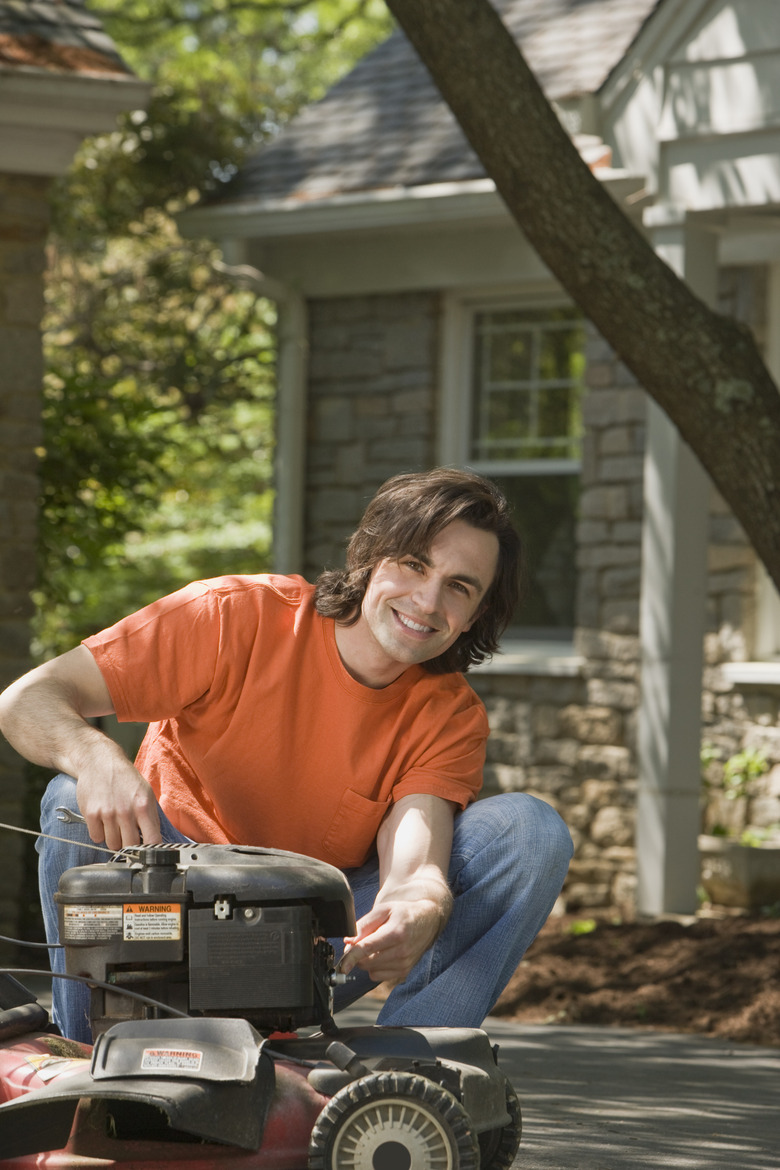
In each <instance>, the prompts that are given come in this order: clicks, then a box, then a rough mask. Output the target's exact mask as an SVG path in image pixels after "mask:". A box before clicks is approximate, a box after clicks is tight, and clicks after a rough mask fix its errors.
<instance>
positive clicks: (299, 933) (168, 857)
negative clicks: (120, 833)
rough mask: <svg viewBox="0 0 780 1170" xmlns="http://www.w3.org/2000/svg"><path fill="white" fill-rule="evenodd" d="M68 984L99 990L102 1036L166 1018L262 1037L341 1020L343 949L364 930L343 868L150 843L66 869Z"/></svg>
mask: <svg viewBox="0 0 780 1170" xmlns="http://www.w3.org/2000/svg"><path fill="white" fill-rule="evenodd" d="M55 901H56V902H57V904H58V912H59V925H60V941H61V942H62V943H63V944H64V946H65V964H66V970H67V972H68V974H71V975H81V976H84V977H87V978H89V979H94V980H96V981H100V982H102V983H109V984H111V985H112V987H113V986H115V987H116V990H113V989H112V990H106V989H101V988H97V987H96V988H94V989H93V991H92V997H91V1008H90V1022H91V1025H92V1031H93V1035H95V1036H97V1035H98V1034H100V1033H101V1032H103V1031H105V1030H106V1028H108V1027H110V1026H112V1025H113V1024H115V1023H118V1022H120V1021H123V1020H128V1019H143V1018H151V1017H154V1016H155V1015H156V1014H157V1009H155V1008H154V1007H153V1006H151V1005H149V1004H146V1003H144V1002H143V1001H142V1000H138V999H135V998H134V997H133V996H132V995H128V994H125V992H127V991H129V992H135V993H140V994H141V995H143V996H146V997H149V998H152V999H155V1000H158V1001H160V1002H161V1003H163V1004H166V1005H168V1006H170V1007H172V1008H174V1009H176V1010H178V1011H181V1012H186V1013H188V1014H189V1015H204V1016H234V1017H243V1018H244V1019H246V1020H249V1022H250V1023H251V1024H252V1025H253V1026H254V1027H255V1028H257V1030H258V1031H261V1032H265V1033H268V1032H273V1031H283V1032H287V1031H295V1030H296V1029H297V1028H299V1027H302V1026H305V1025H308V1024H316V1025H319V1026H322V1025H323V1024H327V1022H328V1021H329V1020H330V1019H331V1011H332V989H331V975H332V971H333V948H332V947H331V945H330V943H329V942H328V941H327V940H328V938H336V937H338V938H341V937H344V935H350V934H353V933H354V931H355V912H354V905H353V901H352V892H351V890H350V888H349V885H348V883H347V881H346V878H345V877H344V875H343V874H342V873H341V871H340V870H338V869H336V868H335V867H333V866H331V865H327V864H326V863H325V862H322V861H317V860H315V859H313V858H310V857H304V856H302V855H300V854H297V853H286V852H283V851H281V850H276V849H262V848H252V847H249V846H240V845H176V846H165V845H159V846H155V845H150V846H143V847H141V848H138V849H133V850H124V851H123V852H122V853H121V854H118V855H117V857H116V858H115V859H114V860H112V861H109V862H106V863H105V864H99V865H89V866H80V867H77V868H75V869H69V870H67V871H66V872H65V873H64V874H63V875H62V878H61V879H60V883H59V890H58V892H57V893H56V894H55Z"/></svg>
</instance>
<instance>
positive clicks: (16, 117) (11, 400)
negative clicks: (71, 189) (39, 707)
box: [0, 0, 148, 932]
mask: <svg viewBox="0 0 780 1170" xmlns="http://www.w3.org/2000/svg"><path fill="white" fill-rule="evenodd" d="M147 96H148V86H147V85H146V84H144V83H142V82H140V81H139V80H138V78H137V77H135V76H134V75H133V74H132V73H131V72H130V71H129V70H128V68H127V66H126V65H125V64H124V63H123V62H122V60H121V59H120V57H119V55H118V54H117V52H116V49H115V47H114V45H113V44H112V42H111V41H110V39H109V38H108V37H107V36H106V34H105V32H104V31H103V29H102V28H101V26H100V24H99V22H98V21H97V20H96V19H95V18H94V16H92V15H91V14H90V13H89V12H88V11H87V9H86V7H85V5H84V3H82V2H81V0H69V2H65V0H56V2H55V0H40V2H38V3H35V4H21V3H18V2H16V0H0V352H2V355H3V357H2V361H0V689H2V688H3V687H5V686H7V685H8V683H10V682H11V681H12V680H13V679H14V678H16V677H17V676H18V675H20V674H22V673H23V672H24V671H25V670H27V669H29V667H30V665H31V662H30V658H29V654H30V651H29V644H30V631H29V620H30V617H31V611H32V602H31V600H30V594H31V591H32V589H33V588H34V586H35V583H36V542H37V505H36V500H37V498H38V494H39V493H38V482H37V461H38V455H37V449H38V448H39V447H40V445H41V382H42V377H43V360H42V356H41V316H42V313H43V271H44V267H45V253H44V249H45V244H46V237H47V232H48V226H49V204H48V194H49V189H50V186H51V183H52V180H53V179H54V178H55V177H56V176H57V175H61V174H62V173H63V172H64V171H65V169H66V168H67V167H68V165H69V164H70V162H71V160H72V158H73V155H74V152H75V151H76V149H77V147H78V145H79V143H80V142H81V141H82V139H83V138H85V137H86V136H87V135H90V134H96V133H98V132H99V131H101V130H109V129H112V128H113V127H114V126H115V124H116V118H117V115H118V114H119V113H121V112H122V111H125V110H130V109H134V108H137V107H139V106H141V105H144V104H145V102H146V100H147ZM0 820H1V821H3V822H4V823H5V824H13V825H21V824H23V823H24V783H23V776H22V764H21V762H20V760H19V757H18V756H17V755H16V754H15V753H14V752H13V751H12V750H11V748H10V747H9V746H8V745H7V744H6V743H5V741H4V740H2V739H0ZM0 832H2V833H3V841H2V849H0V930H2V929H5V930H6V931H11V932H12V931H13V930H15V929H16V923H17V915H18V912H19V905H18V901H19V898H18V894H19V888H20V885H21V871H22V868H23V855H24V851H25V850H27V849H28V848H30V845H29V838H28V839H24V838H22V837H21V836H19V835H17V834H13V833H11V832H9V831H8V830H0Z"/></svg>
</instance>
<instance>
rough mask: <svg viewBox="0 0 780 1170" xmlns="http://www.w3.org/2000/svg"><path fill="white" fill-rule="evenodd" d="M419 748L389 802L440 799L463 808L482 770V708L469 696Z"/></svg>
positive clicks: (475, 789)
mask: <svg viewBox="0 0 780 1170" xmlns="http://www.w3.org/2000/svg"><path fill="white" fill-rule="evenodd" d="M437 722H438V723H439V726H438V728H436V729H435V731H434V730H433V728H432V729H431V730H432V734H431V735H430V736H429V737H428V738H427V740H426V741H425V742H424V743H423V744H421V745H420V751H419V754H418V755H417V757H416V759H414V761H412V762H411V763H410V766H409V767H408V768H407V769H406V770H405V771H404V772H403V774H402V775H401V777H400V778H399V780H398V781H397V782H396V784H395V785H394V786H393V799H394V800H400V798H401V797H403V796H414V795H423V794H424V795H428V796H440V797H442V799H444V800H451V801H452V802H453V803H454V804H457V805H458V806H459V807H460V808H465V807H466V805H468V804H470V803H471V801H472V800H475V799H476V797H477V796H478V795H479V791H480V789H481V787H482V773H483V769H484V766H485V745H486V742H487V736H488V722H487V715H486V713H485V708H484V707H483V705H482V703H481V702H480V701H479V699H477V697H476V695H473V694H472V695H471V696H470V697H469V700H468V701H466V702H463V701H462V700H461V702H459V703H458V704H457V705H456V707H455V709H454V710H452V711H450V713H449V715H448V717H447V718H446V720H444V719H441V720H437Z"/></svg>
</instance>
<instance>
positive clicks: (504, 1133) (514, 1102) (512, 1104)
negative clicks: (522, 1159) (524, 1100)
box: [479, 1079, 523, 1170]
mask: <svg viewBox="0 0 780 1170" xmlns="http://www.w3.org/2000/svg"><path fill="white" fill-rule="evenodd" d="M506 1111H507V1113H508V1114H509V1121H508V1122H507V1123H506V1125H502V1126H500V1127H499V1128H498V1129H488V1130H486V1131H485V1132H484V1133H481V1134H480V1135H479V1153H480V1168H481V1170H509V1168H510V1167H511V1165H512V1163H513V1162H514V1160H515V1155H516V1153H517V1151H518V1149H519V1147H520V1139H521V1138H522V1136H523V1119H522V1115H521V1112H520V1102H519V1101H518V1099H517V1093H516V1092H515V1091H514V1089H513V1088H512V1084H511V1081H509V1080H508V1079H507V1082H506Z"/></svg>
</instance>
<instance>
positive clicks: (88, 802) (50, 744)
mask: <svg viewBox="0 0 780 1170" xmlns="http://www.w3.org/2000/svg"><path fill="white" fill-rule="evenodd" d="M113 710H114V707H113V703H112V700H111V695H110V694H109V691H108V687H107V686H106V683H105V679H104V678H103V676H102V674H101V673H100V670H99V669H98V666H97V664H96V662H95V660H94V658H93V657H92V655H91V654H90V652H89V650H87V648H86V646H77V647H76V649H75V650H69V651H68V652H67V654H63V655H61V656H60V657H59V658H55V659H52V661H51V662H45V663H44V664H43V665H42V666H39V667H37V668H36V669H35V670H31V671H30V673H29V674H26V675H23V677H22V678H20V679H17V681H16V682H15V683H12V684H11V686H10V687H8V688H7V689H6V690H5V691H3V693H2V694H1V695H0V731H2V733H3V735H4V736H5V738H6V739H7V740H8V742H9V743H10V744H11V745H12V747H14V748H16V750H17V751H18V752H19V753H20V754H21V755H23V756H25V757H26V758H27V759H28V760H31V761H32V763H34V764H41V765H42V766H43V767H48V768H53V769H55V770H56V771H58V772H66V773H67V774H68V775H69V776H73V777H75V779H76V780H77V782H78V784H77V789H76V793H77V799H78V803H79V808H80V809H81V812H82V813H83V814H84V816H85V818H86V821H87V827H88V829H89V835H90V837H91V838H92V840H93V841H103V840H105V842H106V844H107V845H108V847H109V849H120V848H122V847H123V846H125V845H137V844H138V843H139V839H140V840H142V841H144V842H146V843H147V844H149V843H153V842H155V841H159V840H160V823H159V817H158V814H157V801H156V799H155V796H154V793H153V792H152V789H151V787H150V786H149V784H148V783H147V781H146V780H145V779H144V778H143V776H142V775H141V773H140V772H138V771H137V770H136V769H135V768H134V767H133V765H132V764H131V763H130V761H129V760H128V758H127V756H126V755H125V754H124V752H123V751H122V749H121V748H120V747H119V745H118V744H116V743H114V741H113V740H111V739H109V738H108V736H106V735H104V734H103V733H102V732H101V731H98V730H97V728H95V727H92V726H91V725H90V724H89V723H87V719H90V718H93V717H95V716H99V715H109V714H111V713H112V712H113Z"/></svg>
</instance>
